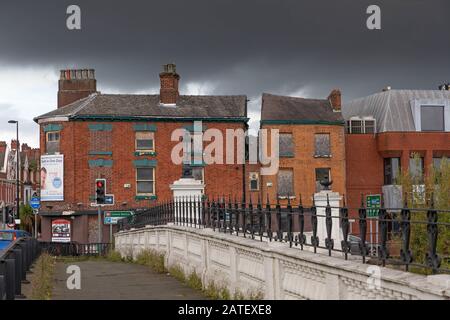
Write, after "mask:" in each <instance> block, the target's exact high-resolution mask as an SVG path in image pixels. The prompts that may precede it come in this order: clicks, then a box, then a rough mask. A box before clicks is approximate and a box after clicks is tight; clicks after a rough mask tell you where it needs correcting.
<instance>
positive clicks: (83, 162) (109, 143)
mask: <svg viewBox="0 0 450 320" xmlns="http://www.w3.org/2000/svg"><path fill="white" fill-rule="evenodd" d="M142 123H143V122H140V123H139V124H142ZM204 123H205V124H206V126H207V128H208V129H209V128H217V129H219V130H220V131H221V132H222V134H223V135H224V137H225V130H226V129H237V128H243V129H244V123H217V122H210V123H208V122H204ZM59 124H61V125H62V130H61V133H60V134H61V142H60V153H61V154H64V201H63V202H51V203H50V202H44V203H43V206H42V209H43V210H46V211H62V210H95V208H92V207H90V205H89V204H90V203H91V202H94V201H93V196H94V193H95V191H94V181H95V179H96V178H106V179H107V185H106V188H107V193H112V194H114V195H115V206H114V207H108V209H115V210H119V209H121V210H124V209H129V208H139V207H146V206H148V205H149V204H150V202H151V201H152V200H136V199H135V196H136V170H135V167H134V164H133V161H134V160H142V159H148V160H157V166H156V169H155V178H156V184H155V191H156V195H157V197H158V200H165V199H169V198H171V196H172V192H171V190H170V187H169V186H170V184H172V183H173V182H174V181H175V180H178V179H179V178H180V177H181V171H182V170H181V165H174V164H173V163H172V160H171V151H172V148H173V147H174V146H175V145H176V144H177V143H178V142H172V141H170V140H171V134H172V132H173V131H174V130H175V129H178V128H183V127H184V126H190V125H192V122H153V123H152V124H154V125H155V126H156V132H155V133H154V134H155V151H156V156H136V155H135V151H136V150H135V131H134V126H133V125H134V124H138V123H133V122H109V123H108V122H101V124H110V125H112V131H109V132H102V131H92V130H90V129H89V124H95V122H81V121H79V122H61V123H59ZM97 124H98V123H97ZM40 139H41V140H40V142H41V150H42V154H45V133H44V130H43V128H42V127H41V137H40ZM205 144H206V143H205ZM96 149H98V150H96ZM91 151H102V152H105V151H107V152H112V155H89V152H91ZM226 152H227V150H226V147H224V153H226ZM99 159H103V160H113V165H112V166H111V167H92V168H90V167H89V162H88V161H89V160H99ZM205 180H206V189H205V193H206V194H208V195H211V196H214V195H215V196H218V195H224V194H225V195H228V194H233V195H235V194H236V195H237V196H238V197H241V195H242V192H243V186H242V185H243V165H227V164H212V165H206V166H205ZM126 184H130V185H131V187H130V188H125V186H124V185H126ZM48 206H52V207H51V208H49V207H48Z"/></svg>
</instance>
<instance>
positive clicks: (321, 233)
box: [314, 190, 344, 250]
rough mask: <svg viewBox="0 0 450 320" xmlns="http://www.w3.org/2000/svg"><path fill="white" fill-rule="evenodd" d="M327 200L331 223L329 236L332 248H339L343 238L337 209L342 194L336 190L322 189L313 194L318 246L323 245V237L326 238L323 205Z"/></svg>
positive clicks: (325, 204)
mask: <svg viewBox="0 0 450 320" xmlns="http://www.w3.org/2000/svg"><path fill="white" fill-rule="evenodd" d="M327 195H328V201H329V203H330V206H331V217H332V223H333V224H332V225H333V227H332V228H331V238H332V239H334V249H338V250H340V249H341V241H342V240H343V239H344V237H343V235H342V229H341V226H340V221H339V209H338V207H339V206H340V201H341V200H342V196H340V195H339V193H337V192H333V191H330V190H322V191H320V192H318V193H316V194H314V201H315V204H316V207H317V216H318V217H317V236H318V237H319V243H320V246H325V239H326V238H327V226H326V223H325V207H326V206H327V203H328V202H327Z"/></svg>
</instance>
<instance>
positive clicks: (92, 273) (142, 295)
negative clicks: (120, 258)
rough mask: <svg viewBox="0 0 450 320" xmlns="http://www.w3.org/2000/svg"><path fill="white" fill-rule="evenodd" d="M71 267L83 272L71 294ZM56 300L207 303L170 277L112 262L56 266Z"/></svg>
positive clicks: (54, 290) (87, 262)
mask: <svg viewBox="0 0 450 320" xmlns="http://www.w3.org/2000/svg"><path fill="white" fill-rule="evenodd" d="M69 265H77V266H79V267H80V269H81V289H80V290H76V289H74V290H69V289H67V286H66V281H67V278H68V277H69V276H70V275H69V274H67V273H66V269H67V267H68V266H69ZM54 278H55V284H54V287H53V294H52V299H53V300H112V299H114V300H124V299H135V300H159V299H168V300H183V299H192V300H201V299H206V298H205V297H204V296H202V295H201V293H200V292H198V291H196V290H193V289H191V288H189V287H187V286H186V285H184V284H183V283H181V282H179V281H178V280H176V279H175V278H173V277H171V276H169V275H167V274H159V273H156V272H154V271H152V270H151V269H150V267H147V266H142V265H138V264H133V263H123V262H109V261H74V262H58V263H57V264H56V266H55V274H54Z"/></svg>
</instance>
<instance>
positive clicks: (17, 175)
mask: <svg viewBox="0 0 450 320" xmlns="http://www.w3.org/2000/svg"><path fill="white" fill-rule="evenodd" d="M8 123H11V124H15V125H16V215H17V217H18V216H19V207H20V204H19V203H20V202H19V201H20V199H19V195H20V186H19V174H20V171H19V170H20V164H19V148H20V145H19V121H17V120H9V121H8ZM13 220H14V229H15V228H16V227H15V225H16V216H15V215H13Z"/></svg>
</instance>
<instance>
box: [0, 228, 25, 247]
mask: <svg viewBox="0 0 450 320" xmlns="http://www.w3.org/2000/svg"><path fill="white" fill-rule="evenodd" d="M23 237H31V234H29V233H28V232H26V231H24V230H0V251H2V250H5V249H6V248H7V247H8V246H9V245H10V243H11V242H13V241H15V240H17V239H19V238H23Z"/></svg>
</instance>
